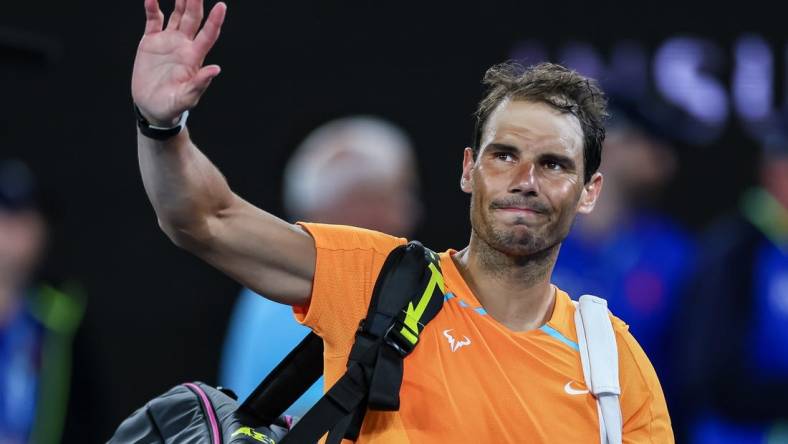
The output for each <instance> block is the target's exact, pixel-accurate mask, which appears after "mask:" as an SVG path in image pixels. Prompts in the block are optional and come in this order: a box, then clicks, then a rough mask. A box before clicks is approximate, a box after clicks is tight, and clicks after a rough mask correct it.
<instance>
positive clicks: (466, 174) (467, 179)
mask: <svg viewBox="0 0 788 444" xmlns="http://www.w3.org/2000/svg"><path fill="white" fill-rule="evenodd" d="M475 164H476V161H475V160H474V158H473V150H472V149H471V148H468V147H466V148H465V152H464V153H463V155H462V177H460V189H461V190H462V191H464V192H466V193H468V194H471V192H472V191H473V167H474V166H475Z"/></svg>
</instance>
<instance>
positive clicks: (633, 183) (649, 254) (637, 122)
mask: <svg viewBox="0 0 788 444" xmlns="http://www.w3.org/2000/svg"><path fill="white" fill-rule="evenodd" d="M611 102H612V103H614V104H618V106H615V105H614V106H613V107H612V109H611V120H610V121H609V123H608V135H607V138H606V139H605V145H604V149H603V150H602V166H601V167H600V171H602V173H603V174H604V176H605V192H604V193H602V194H601V196H600V197H599V200H598V202H597V206H596V208H595V209H594V211H593V212H591V213H590V214H587V215H582V216H581V217H579V218H578V219H577V221H576V222H575V226H574V228H573V230H572V231H571V233H570V234H569V237H567V238H566V240H564V243H563V244H562V245H561V254H560V255H559V257H558V262H557V263H556V267H555V270H554V279H555V283H556V284H557V285H558V286H559V287H561V288H564V289H566V290H567V291H568V292H569V293H570V294H578V295H579V294H583V293H591V294H595V295H601V296H604V297H605V298H606V299H607V301H608V304H609V307H610V309H611V311H613V312H614V313H617V314H618V315H620V316H621V318H622V319H626V321H627V323H628V324H629V325H630V327H631V329H632V333H633V334H634V335H636V336H637V338H638V341H639V342H640V344H641V345H642V346H643V349H644V350H645V351H646V353H647V354H648V356H649V358H650V359H651V362H652V364H654V368H655V370H656V371H657V374H658V375H659V377H660V382H662V385H663V388H664V389H665V391H666V395H669V394H670V393H669V392H670V390H671V386H672V384H671V378H670V368H671V366H670V362H671V360H672V354H671V350H670V344H671V341H670V340H669V337H670V332H671V331H672V320H673V317H674V316H675V313H676V308H677V305H678V303H679V300H678V299H679V294H680V292H681V290H682V289H683V287H684V285H685V284H686V279H687V278H688V277H689V272H688V270H689V268H688V267H689V266H690V265H691V263H692V253H693V251H694V241H693V240H692V238H691V236H690V235H689V233H687V232H686V231H685V230H684V229H683V228H682V227H681V226H680V225H679V224H678V223H677V222H676V221H675V220H673V219H672V218H671V217H670V216H669V215H667V214H664V213H663V212H660V211H659V210H658V209H657V208H656V203H657V202H656V201H657V200H658V198H659V197H660V195H661V193H662V192H663V191H664V189H665V188H666V187H667V186H668V185H669V183H670V181H671V180H672V179H673V178H674V176H675V172H676V167H677V159H676V152H675V150H676V148H675V147H674V146H673V145H672V143H671V138H670V136H669V134H670V133H669V131H668V130H666V129H664V128H663V127H664V126H665V125H664V124H663V123H661V121H660V120H658V119H657V118H656V117H654V116H650V115H647V114H645V113H643V112H640V111H639V109H638V108H637V107H636V106H634V105H629V103H627V102H625V101H623V100H619V101H618V102H616V101H615V99H611ZM666 397H667V396H666ZM668 402H669V403H670V398H669V397H668Z"/></svg>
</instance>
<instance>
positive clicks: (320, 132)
mask: <svg viewBox="0 0 788 444" xmlns="http://www.w3.org/2000/svg"><path fill="white" fill-rule="evenodd" d="M283 185H284V190H283V192H284V204H285V209H286V211H287V213H288V215H289V216H290V218H291V219H292V220H310V221H314V222H321V223H330V224H342V225H353V226H357V227H363V228H368V229H372V230H377V231H382V232H384V233H388V234H392V235H396V236H408V235H410V234H412V232H413V230H414V228H415V226H416V223H417V222H418V220H419V217H420V213H421V203H420V202H419V198H418V194H417V193H418V174H417V171H416V162H415V156H414V153H413V148H412V146H411V142H410V139H409V137H408V136H407V134H405V132H404V131H403V130H402V129H400V128H399V127H397V126H396V125H394V124H392V123H389V122H387V121H385V120H382V119H380V118H377V117H372V116H351V117H345V118H341V119H337V120H332V121H330V122H328V123H325V124H324V125H322V126H320V127H318V128H317V129H315V130H313V131H312V132H311V133H310V134H309V135H308V136H307V137H306V139H304V141H303V142H302V143H301V145H300V146H299V147H298V148H297V149H296V150H295V152H294V153H293V155H292V157H291V158H290V160H289V162H288V164H287V166H286V168H285V175H284V184H283ZM274 333H275V334H274ZM307 333H309V329H308V328H307V327H303V326H301V325H299V324H298V323H297V322H296V320H295V319H294V318H293V315H292V309H291V308H290V306H287V305H282V304H278V303H276V302H272V301H270V300H268V299H265V298H263V297H261V296H260V295H258V294H256V293H254V292H252V291H251V290H249V289H244V290H242V291H241V294H240V295H239V297H238V301H237V303H236V306H235V309H234V311H233V314H232V317H231V319H230V323H229V327H228V333H227V337H226V340H225V345H224V350H223V353H222V362H221V368H220V377H219V381H220V383H221V385H223V386H226V387H228V388H231V389H233V390H234V391H235V392H236V393H237V394H238V396H239V399H243V398H245V397H246V396H248V395H249V393H251V391H252V390H253V389H254V388H255V387H256V386H257V384H258V383H259V382H260V381H262V379H263V378H264V377H265V376H266V375H267V374H268V373H269V372H270V371H271V370H273V368H274V367H275V366H276V364H278V363H279V361H280V360H281V359H282V358H284V357H285V356H286V355H287V353H288V352H289V351H290V350H291V349H292V348H293V347H295V346H296V345H297V344H298V343H299V342H300V341H301V339H303V338H304V337H305V336H306V335H307ZM321 387H322V378H321V379H320V381H318V382H317V383H315V385H314V386H313V387H312V388H311V389H309V391H307V392H306V393H305V394H304V395H303V396H302V397H301V398H300V399H299V400H298V401H296V403H295V404H293V406H292V407H291V409H290V410H289V413H291V414H295V415H302V414H303V413H305V412H306V411H307V410H308V409H309V407H310V406H311V405H312V404H313V403H314V402H315V401H316V400H317V399H318V398H319V397H320V396H322V389H321Z"/></svg>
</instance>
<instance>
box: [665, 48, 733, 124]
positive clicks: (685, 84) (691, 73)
mask: <svg viewBox="0 0 788 444" xmlns="http://www.w3.org/2000/svg"><path fill="white" fill-rule="evenodd" d="M712 48H713V46H712V45H711V44H710V43H709V42H708V41H706V40H701V39H696V38H689V37H679V38H672V39H669V40H667V41H666V42H665V43H664V44H663V45H662V46H661V47H660V48H659V50H658V51H657V54H656V56H655V57H654V81H655V83H656V85H657V89H659V91H660V92H661V93H662V95H663V96H664V97H665V99H667V100H668V101H670V102H671V103H673V104H674V105H676V106H678V107H680V108H682V109H683V110H684V111H686V112H687V113H689V114H690V115H692V116H693V117H695V118H696V119H698V120H700V121H701V122H703V123H705V124H707V125H709V126H713V127H722V126H723V125H724V124H725V123H726V121H727V119H728V112H729V110H728V99H727V96H726V92H725V88H724V87H723V86H722V85H721V84H720V82H719V81H717V79H715V78H714V77H712V76H711V75H709V74H707V73H705V72H704V68H705V67H708V66H710V65H713V64H714V62H716V60H715V58H716V54H714V52H713V51H709V50H710V49H712Z"/></svg>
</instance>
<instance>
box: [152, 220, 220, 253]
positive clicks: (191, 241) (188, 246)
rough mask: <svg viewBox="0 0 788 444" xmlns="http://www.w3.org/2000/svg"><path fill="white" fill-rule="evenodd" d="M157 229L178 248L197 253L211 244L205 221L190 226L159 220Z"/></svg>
mask: <svg viewBox="0 0 788 444" xmlns="http://www.w3.org/2000/svg"><path fill="white" fill-rule="evenodd" d="M159 228H161V230H162V231H163V232H164V234H166V235H167V237H168V238H169V239H170V241H172V243H173V244H175V245H176V246H177V247H178V248H182V249H184V250H187V251H191V252H197V251H199V250H203V249H205V248H207V246H208V245H210V243H211V238H212V236H211V234H210V230H209V229H208V223H207V222H205V221H202V222H199V223H191V224H176V223H172V222H168V221H165V220H162V219H159Z"/></svg>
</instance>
